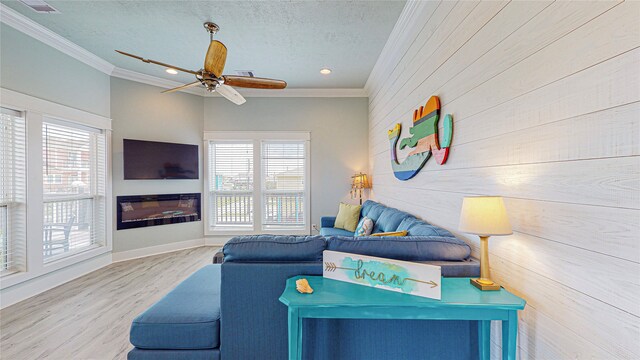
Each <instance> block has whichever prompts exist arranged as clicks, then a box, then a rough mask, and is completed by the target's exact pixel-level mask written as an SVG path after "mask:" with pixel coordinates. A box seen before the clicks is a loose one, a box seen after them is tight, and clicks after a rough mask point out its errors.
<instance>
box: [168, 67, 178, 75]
mask: <svg viewBox="0 0 640 360" xmlns="http://www.w3.org/2000/svg"><path fill="white" fill-rule="evenodd" d="M165 71H166V72H168V73H169V74H171V75H177V74H178V70H176V69H172V68H168V69H167V70H165Z"/></svg>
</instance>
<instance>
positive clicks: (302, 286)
mask: <svg viewBox="0 0 640 360" xmlns="http://www.w3.org/2000/svg"><path fill="white" fill-rule="evenodd" d="M296 290H298V292H299V293H301V294H312V293H313V289H312V288H311V285H309V282H308V281H307V279H305V278H302V279H298V280H296Z"/></svg>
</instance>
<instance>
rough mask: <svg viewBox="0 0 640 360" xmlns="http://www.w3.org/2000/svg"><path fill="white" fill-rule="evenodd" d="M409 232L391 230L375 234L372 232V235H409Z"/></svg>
mask: <svg viewBox="0 0 640 360" xmlns="http://www.w3.org/2000/svg"><path fill="white" fill-rule="evenodd" d="M407 234H408V231H407V230H402V231H389V232H381V233H375V234H371V236H407Z"/></svg>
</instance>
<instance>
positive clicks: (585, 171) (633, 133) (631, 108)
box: [366, 1, 640, 359]
mask: <svg viewBox="0 0 640 360" xmlns="http://www.w3.org/2000/svg"><path fill="white" fill-rule="evenodd" d="M366 90H367V92H368V94H369V154H370V159H369V161H370V164H369V166H370V173H371V174H372V180H373V190H372V193H371V194H372V197H373V199H375V200H377V201H380V202H382V203H385V204H387V205H389V206H393V207H396V208H399V209H402V210H405V211H408V212H410V213H413V214H416V215H417V216H419V217H421V218H423V219H425V220H427V221H429V222H431V223H433V224H435V225H439V226H442V227H444V228H447V229H449V230H452V231H453V232H454V233H456V235H458V236H460V237H461V238H463V239H465V241H467V242H468V243H469V244H470V245H471V246H472V248H473V249H474V255H476V256H477V255H478V245H479V244H478V238H477V237H475V236H470V235H467V234H461V233H459V232H458V231H457V226H458V220H459V214H460V206H461V204H462V198H463V197H464V196H467V195H502V196H504V197H505V203H506V206H507V210H508V212H509V214H510V218H511V221H512V225H513V229H514V234H513V235H512V236H505V237H493V238H491V239H490V240H489V249H490V250H489V251H490V259H491V272H492V276H493V278H494V279H495V280H497V281H498V282H500V283H501V284H502V285H503V286H504V287H505V288H507V289H508V290H510V291H512V292H514V293H516V294H518V295H520V296H522V297H523V298H525V299H526V300H527V302H528V306H527V308H526V310H525V311H524V312H522V314H521V318H520V319H521V322H520V337H519V339H518V345H519V351H518V353H519V357H520V359H578V358H579V359H583V358H589V359H638V358H640V341H639V339H640V329H639V324H640V156H639V155H640V3H639V2H630V1H627V2H619V1H598V2H560V1H558V2H553V1H529V2H516V1H512V2H509V1H491V2H470V1H464V2H447V1H442V2H437V1H431V2H419V1H411V2H408V3H407V5H406V7H405V9H404V11H403V13H402V15H401V17H400V19H399V21H398V23H397V24H396V27H395V28H394V30H393V32H392V34H391V35H390V38H389V40H388V42H387V44H386V45H385V48H384V50H383V52H382V54H381V55H380V58H379V59H378V62H377V64H376V66H375V67H374V69H373V71H372V73H371V76H370V78H369V80H368V82H367V85H366ZM431 95H437V96H439V97H440V101H441V103H442V112H443V114H444V113H451V114H453V118H454V135H453V144H452V148H451V153H450V156H449V160H448V162H447V163H446V164H445V165H437V164H436V163H435V161H433V160H431V161H429V162H428V163H427V165H426V166H425V168H424V169H423V170H422V171H421V172H420V173H419V174H418V175H417V176H416V177H415V178H414V179H411V180H409V181H406V182H402V181H399V180H397V179H395V178H394V176H393V172H392V169H391V165H390V161H389V157H390V155H389V146H390V145H389V140H388V138H387V130H388V129H391V128H392V127H393V125H394V124H395V123H396V122H402V123H403V125H404V127H405V129H406V128H407V127H408V126H409V125H410V124H411V116H412V113H413V110H414V109H415V108H417V107H419V106H420V105H424V103H425V102H426V101H427V99H429V97H430V96H431ZM405 131H406V130H405ZM403 135H404V136H407V135H408V133H405V134H403ZM400 153H403V154H404V155H405V156H406V154H407V151H402V152H400ZM400 157H401V158H402V157H403V155H400ZM493 325H494V329H493V331H494V333H493V339H494V340H493V347H494V348H493V349H492V352H493V357H494V358H498V355H499V354H500V349H499V348H500V339H499V334H500V331H499V327H498V325H499V324H498V323H495V324H493Z"/></svg>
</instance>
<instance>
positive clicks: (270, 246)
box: [223, 230, 353, 262]
mask: <svg viewBox="0 0 640 360" xmlns="http://www.w3.org/2000/svg"><path fill="white" fill-rule="evenodd" d="M343 231H344V230H343ZM349 234H350V235H351V236H353V233H349ZM325 246H326V244H325V239H324V237H323V236H321V235H316V236H292V235H280V236H278V235H249V236H236V237H234V238H233V239H231V240H229V241H228V242H227V243H226V244H225V246H224V248H223V252H224V261H225V262H227V261H238V262H240V261H245V262H252V261H279V262H287V261H321V260H322V251H323V250H324V249H325Z"/></svg>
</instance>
